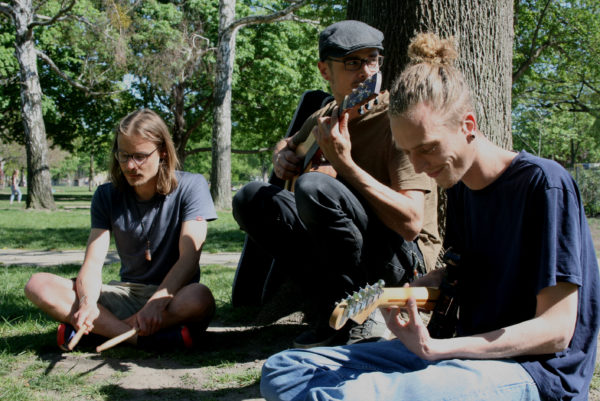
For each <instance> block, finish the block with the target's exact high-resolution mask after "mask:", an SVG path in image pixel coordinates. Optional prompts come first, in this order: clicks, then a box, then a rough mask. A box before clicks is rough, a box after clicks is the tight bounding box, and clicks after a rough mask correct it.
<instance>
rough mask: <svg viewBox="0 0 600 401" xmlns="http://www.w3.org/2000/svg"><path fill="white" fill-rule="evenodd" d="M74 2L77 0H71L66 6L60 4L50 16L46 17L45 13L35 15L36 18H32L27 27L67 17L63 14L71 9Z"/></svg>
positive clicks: (47, 23) (48, 23) (44, 24)
mask: <svg viewBox="0 0 600 401" xmlns="http://www.w3.org/2000/svg"><path fill="white" fill-rule="evenodd" d="M76 2H77V0H71V2H70V3H69V4H68V5H67V6H66V7H62V6H61V9H60V10H59V11H58V13H56V15H55V16H54V17H52V18H50V17H46V16H45V15H36V18H37V20H34V21H33V22H32V23H31V24H29V26H28V27H27V28H29V29H31V28H33V27H35V26H46V25H52V24H54V23H55V22H57V21H62V20H64V19H65V18H67V16H66V15H65V14H67V13H68V12H69V11H71V9H72V8H73V6H74V5H75V3H76ZM42 20H44V21H42Z"/></svg>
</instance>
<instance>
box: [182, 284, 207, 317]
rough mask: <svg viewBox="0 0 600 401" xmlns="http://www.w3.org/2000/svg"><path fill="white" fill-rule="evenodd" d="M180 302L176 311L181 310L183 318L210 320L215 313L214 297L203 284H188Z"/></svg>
mask: <svg viewBox="0 0 600 401" xmlns="http://www.w3.org/2000/svg"><path fill="white" fill-rule="evenodd" d="M182 295H183V297H182V298H181V301H182V302H179V303H178V305H180V306H181V307H182V309H179V308H178V311H175V313H177V312H180V313H181V312H182V311H183V315H185V316H182V318H183V319H184V320H188V319H190V320H199V321H210V319H212V317H213V315H214V314H215V309H216V307H215V298H214V296H213V294H212V292H211V291H210V289H209V288H208V287H207V286H205V285H204V284H190V286H189V287H188V288H187V289H186V293H184V294H182Z"/></svg>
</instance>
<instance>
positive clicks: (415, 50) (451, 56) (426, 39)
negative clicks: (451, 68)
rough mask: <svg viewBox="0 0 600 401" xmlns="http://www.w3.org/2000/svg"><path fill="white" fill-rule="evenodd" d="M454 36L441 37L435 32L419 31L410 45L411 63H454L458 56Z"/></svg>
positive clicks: (409, 55)
mask: <svg viewBox="0 0 600 401" xmlns="http://www.w3.org/2000/svg"><path fill="white" fill-rule="evenodd" d="M453 42H454V38H452V37H451V38H448V39H441V38H439V37H438V36H437V35H435V34H433V33H419V34H417V36H415V38H414V39H413V40H412V41H411V43H410V45H409V46H408V57H409V59H410V62H411V64H418V63H430V64H439V65H453V64H454V61H455V60H456V58H457V57H458V53H457V52H456V49H455V47H454V43H453Z"/></svg>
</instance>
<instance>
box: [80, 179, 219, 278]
mask: <svg viewBox="0 0 600 401" xmlns="http://www.w3.org/2000/svg"><path fill="white" fill-rule="evenodd" d="M176 174H177V180H178V185H177V188H176V189H175V190H174V191H173V192H172V193H170V194H169V195H166V196H163V195H156V196H155V197H154V198H152V199H151V200H149V201H146V202H140V201H137V200H136V198H135V195H134V192H133V189H131V188H129V187H128V190H127V191H125V192H121V191H119V190H117V189H116V188H115V186H114V185H113V184H112V183H108V184H103V185H100V186H99V187H98V189H97V190H96V192H95V193H94V197H93V199H92V208H91V215H92V228H100V229H106V230H110V231H111V232H112V234H113V235H114V238H115V244H116V246H117V252H118V253H119V257H120V258H121V271H120V275H121V280H122V281H127V282H132V283H142V284H155V285H159V284H160V283H161V282H162V281H163V279H164V278H165V276H166V275H167V273H168V272H169V270H170V269H171V267H173V265H174V264H175V262H176V261H177V259H178V258H179V234H180V232H181V225H182V223H183V222H184V221H188V220H196V219H199V218H202V219H204V220H207V221H210V220H215V219H216V218H217V213H216V212H215V207H214V205H213V201H212V198H211V196H210V192H209V190H208V184H207V182H206V179H205V178H204V177H203V176H202V175H200V174H192V173H186V172H181V171H177V172H176ZM142 223H143V224H142ZM147 241H149V242H150V252H151V255H152V260H151V261H148V260H146V257H145V253H146V247H147ZM199 279H200V266H198V271H197V273H196V274H195V275H194V277H193V279H192V280H191V281H190V282H198V280H199Z"/></svg>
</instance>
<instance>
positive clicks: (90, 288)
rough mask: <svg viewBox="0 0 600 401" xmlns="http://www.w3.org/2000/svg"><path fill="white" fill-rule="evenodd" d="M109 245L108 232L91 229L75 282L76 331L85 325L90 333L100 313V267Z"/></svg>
mask: <svg viewBox="0 0 600 401" xmlns="http://www.w3.org/2000/svg"><path fill="white" fill-rule="evenodd" d="M109 244H110V231H109V230H104V229H100V228H92V230H91V231H90V235H89V237H88V242H87V246H86V249H85V257H84V260H83V265H82V266H81V269H80V270H79V274H77V279H76V281H75V288H76V290H77V298H78V303H79V309H78V311H77V312H76V313H75V315H74V317H75V319H76V324H75V326H76V328H77V329H79V328H80V327H81V326H82V325H83V324H84V323H85V325H86V326H87V328H88V330H87V332H90V331H91V330H92V328H93V327H94V320H96V318H97V317H98V315H99V313H100V312H99V310H98V306H97V302H98V299H99V298H100V289H101V288H102V266H103V265H104V259H105V258H106V253H107V252H108V246H109Z"/></svg>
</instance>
